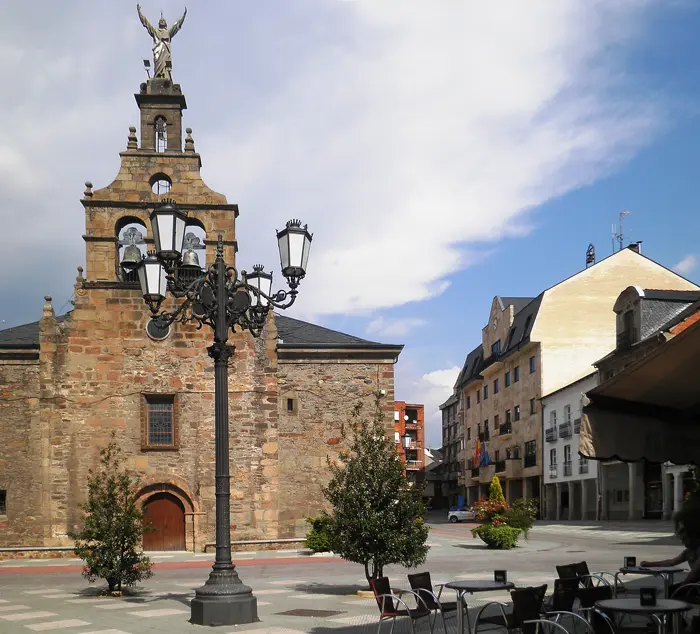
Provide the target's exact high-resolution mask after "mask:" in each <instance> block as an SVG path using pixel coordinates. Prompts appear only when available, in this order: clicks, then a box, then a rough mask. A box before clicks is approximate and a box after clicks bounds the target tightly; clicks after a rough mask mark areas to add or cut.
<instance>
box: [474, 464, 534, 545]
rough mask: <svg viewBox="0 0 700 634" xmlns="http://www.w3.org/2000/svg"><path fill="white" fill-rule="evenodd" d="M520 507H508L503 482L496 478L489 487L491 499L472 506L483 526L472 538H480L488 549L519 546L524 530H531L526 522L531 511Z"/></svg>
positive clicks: (479, 527)
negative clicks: (502, 487)
mask: <svg viewBox="0 0 700 634" xmlns="http://www.w3.org/2000/svg"><path fill="white" fill-rule="evenodd" d="M520 506H522V505H519V506H518V507H517V508H515V509H511V508H510V507H509V506H508V503H507V502H506V500H505V497H504V496H503V489H501V482H500V480H499V479H498V476H494V477H493V480H491V486H490V487H489V499H488V500H485V499H483V498H482V499H480V500H478V501H477V502H475V503H474V504H473V506H472V510H474V511H475V512H476V519H477V520H478V521H479V522H481V526H478V527H477V528H475V529H473V530H472V536H474V537H479V538H480V539H481V540H482V541H483V542H484V543H485V544H486V546H487V548H495V549H498V550H507V549H510V548H513V547H514V546H516V545H517V543H518V537H519V535H520V533H521V532H523V529H526V528H529V525H527V522H526V521H525V520H526V519H527V518H526V517H524V516H526V515H527V511H528V510H529V509H521V508H520ZM516 511H517V512H516ZM509 520H513V521H512V522H511V521H509Z"/></svg>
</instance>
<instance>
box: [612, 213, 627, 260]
mask: <svg viewBox="0 0 700 634" xmlns="http://www.w3.org/2000/svg"><path fill="white" fill-rule="evenodd" d="M631 213H632V212H631V211H621V212H620V230H619V231H617V230H616V227H615V225H613V226H612V241H613V243H612V244H613V253H615V242H617V246H618V251H622V249H623V248H624V240H625V231H624V229H623V228H622V218H623V217H624V216H629V214H631Z"/></svg>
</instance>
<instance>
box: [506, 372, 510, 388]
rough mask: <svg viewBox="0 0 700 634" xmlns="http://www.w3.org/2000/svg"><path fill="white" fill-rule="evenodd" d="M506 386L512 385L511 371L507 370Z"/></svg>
mask: <svg viewBox="0 0 700 634" xmlns="http://www.w3.org/2000/svg"><path fill="white" fill-rule="evenodd" d="M506 387H510V372H506Z"/></svg>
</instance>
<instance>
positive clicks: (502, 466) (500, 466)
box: [496, 460, 506, 473]
mask: <svg viewBox="0 0 700 634" xmlns="http://www.w3.org/2000/svg"><path fill="white" fill-rule="evenodd" d="M505 470H506V461H505V460H496V473H503V472H504V471H505Z"/></svg>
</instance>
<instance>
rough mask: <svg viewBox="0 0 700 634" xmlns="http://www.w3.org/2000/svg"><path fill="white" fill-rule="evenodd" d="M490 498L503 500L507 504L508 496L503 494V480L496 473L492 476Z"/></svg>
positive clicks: (495, 500) (493, 500) (496, 500)
mask: <svg viewBox="0 0 700 634" xmlns="http://www.w3.org/2000/svg"><path fill="white" fill-rule="evenodd" d="M489 500H491V501H492V502H503V503H504V504H505V501H506V498H505V496H504V495H503V489H502V488H501V481H500V480H499V479H498V476H497V475H495V476H493V478H491V484H490V485H489Z"/></svg>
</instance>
